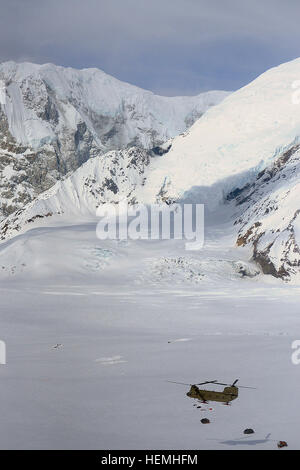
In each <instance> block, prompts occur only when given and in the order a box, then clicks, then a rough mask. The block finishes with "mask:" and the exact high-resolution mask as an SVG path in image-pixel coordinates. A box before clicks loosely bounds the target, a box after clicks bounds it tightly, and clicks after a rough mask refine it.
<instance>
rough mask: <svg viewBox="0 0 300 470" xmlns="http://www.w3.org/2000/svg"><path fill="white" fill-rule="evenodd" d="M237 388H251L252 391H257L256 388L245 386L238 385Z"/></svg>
mask: <svg viewBox="0 0 300 470" xmlns="http://www.w3.org/2000/svg"><path fill="white" fill-rule="evenodd" d="M238 388H251V389H252V390H257V388H256V387H245V385H239V386H238Z"/></svg>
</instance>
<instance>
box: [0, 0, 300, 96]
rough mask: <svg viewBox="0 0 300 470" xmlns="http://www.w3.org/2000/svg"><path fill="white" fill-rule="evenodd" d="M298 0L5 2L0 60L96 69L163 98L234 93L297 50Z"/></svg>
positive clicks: (0, 9)
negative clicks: (204, 92)
mask: <svg viewBox="0 0 300 470" xmlns="http://www.w3.org/2000/svg"><path fill="white" fill-rule="evenodd" d="M299 13H300V4H299V3H298V1H296V0H289V1H288V2H282V1H281V0H261V1H258V0H252V1H251V2H246V1H241V0H151V1H150V0H149V1H148V2H146V1H145V0H85V1H82V0H81V1H79V0H51V1H49V0H0V60H1V61H3V60H10V59H11V60H17V61H21V60H29V61H33V62H39V63H44V62H54V63H57V64H61V65H66V66H74V67H79V68H82V67H90V66H94V67H99V68H101V69H103V70H105V71H106V72H107V73H111V74H112V75H114V76H116V77H118V78H120V79H121V80H126V81H129V82H131V83H135V84H137V85H139V86H142V87H144V88H149V89H152V90H153V91H156V92H159V93H165V94H178V93H180V94H192V93H198V92H200V91H202V90H206V89H211V88H219V89H220V88H221V89H236V88H238V87H240V86H242V85H244V84H246V83H247V82H248V81H250V80H251V79H253V78H254V77H255V76H257V75H258V74H259V73H261V72H263V71H264V70H266V69H267V68H269V67H271V66H273V65H276V64H278V63H281V62H284V61H286V60H290V59H292V58H295V57H297V56H300V47H299V46H300V28H299V25H298V23H299V21H298V18H299Z"/></svg>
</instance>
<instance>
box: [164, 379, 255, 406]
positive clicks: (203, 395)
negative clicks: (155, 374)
mask: <svg viewBox="0 0 300 470" xmlns="http://www.w3.org/2000/svg"><path fill="white" fill-rule="evenodd" d="M238 380H239V379H236V380H235V381H234V382H233V383H232V384H231V385H230V384H223V383H221V382H218V381H217V380H207V381H206V382H201V383H199V384H186V383H182V382H172V381H171V380H168V382H169V383H173V384H178V385H189V386H190V387H191V388H190V390H189V392H188V393H187V396H188V397H189V398H194V399H196V400H200V401H201V402H202V403H208V402H209V401H216V402H221V403H224V405H229V404H230V402H231V401H233V400H235V399H236V398H237V397H238V394H239V388H250V389H253V390H255V388H254V387H243V386H239V387H237V386H236V383H237V382H238ZM205 384H214V385H223V386H225V388H224V390H223V392H216V391H213V390H202V389H200V388H199V387H198V385H205Z"/></svg>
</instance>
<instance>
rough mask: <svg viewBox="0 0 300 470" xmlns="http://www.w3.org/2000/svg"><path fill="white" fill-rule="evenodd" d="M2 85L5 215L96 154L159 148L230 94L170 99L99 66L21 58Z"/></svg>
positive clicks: (0, 194)
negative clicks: (67, 65)
mask: <svg viewBox="0 0 300 470" xmlns="http://www.w3.org/2000/svg"><path fill="white" fill-rule="evenodd" d="M0 85H1V90H0V91H1V93H0V102H1V106H0V220H1V218H3V217H6V216H7V215H9V214H10V213H12V212H14V211H15V210H17V209H19V208H22V207H23V206H24V204H25V203H27V202H29V201H31V200H32V199H33V198H34V197H36V196H37V195H38V194H39V193H41V192H42V191H45V190H47V189H49V188H50V187H51V186H52V185H53V184H54V183H55V182H56V181H57V180H59V179H60V178H61V177H63V176H65V175H66V174H69V173H70V172H72V171H74V170H76V169H77V168H78V167H80V165H82V164H83V163H84V162H86V161H87V160H88V159H90V158H93V157H97V156H99V155H102V154H104V153H106V152H107V151H109V150H112V149H122V148H127V147H130V146H139V147H141V148H145V149H150V148H152V147H158V146H160V145H161V144H162V143H163V142H165V141H167V140H168V139H170V138H172V137H174V136H175V135H177V134H179V133H180V132H183V131H185V130H186V128H187V127H188V126H190V125H191V124H193V122H194V121H195V120H196V119H198V118H199V117H200V116H202V114H203V113H205V111H206V110H207V109H208V108H209V107H211V106H212V105H215V104H217V103H219V102H220V101H222V99H224V98H225V97H226V96H227V95H228V93H227V92H217V91H216V92H208V93H203V94H201V95H198V96H195V97H170V98H168V97H162V96H156V95H154V94H153V93H151V92H149V91H145V90H142V89H140V88H137V87H135V86H132V85H129V84H127V83H123V82H120V81H119V80H116V79H115V78H113V77H111V76H109V75H107V74H105V73H104V72H102V71H101V70H98V69H84V70H75V69H71V68H64V67H58V66H55V65H52V64H46V65H36V64H30V63H21V64H16V63H14V62H6V63H3V64H0Z"/></svg>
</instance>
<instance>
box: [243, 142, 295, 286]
mask: <svg viewBox="0 0 300 470" xmlns="http://www.w3.org/2000/svg"><path fill="white" fill-rule="evenodd" d="M299 194H300V144H299V143H294V144H292V145H290V146H289V147H288V148H287V149H286V150H285V151H283V152H282V153H281V154H280V155H279V156H278V157H277V159H276V160H275V162H274V163H273V164H272V165H270V166H268V167H267V168H266V169H264V170H263V171H262V172H260V173H259V174H258V176H257V178H256V179H255V181H254V182H252V183H251V184H248V185H246V186H245V187H244V188H243V189H242V190H241V191H240V192H239V195H238V196H237V198H236V199H237V204H238V206H239V208H240V213H241V215H240V217H239V218H238V219H237V220H236V224H237V226H238V228H239V233H238V238H237V245H238V246H245V245H250V246H252V248H253V259H254V260H255V261H256V262H257V263H258V264H259V265H260V266H261V268H262V271H263V272H264V273H265V274H271V275H273V276H275V277H280V278H282V279H285V280H289V279H292V278H299V273H300V199H299Z"/></svg>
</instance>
